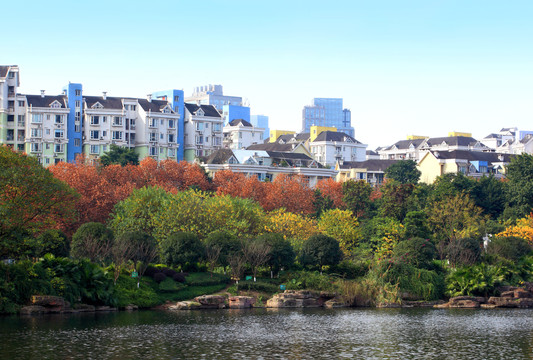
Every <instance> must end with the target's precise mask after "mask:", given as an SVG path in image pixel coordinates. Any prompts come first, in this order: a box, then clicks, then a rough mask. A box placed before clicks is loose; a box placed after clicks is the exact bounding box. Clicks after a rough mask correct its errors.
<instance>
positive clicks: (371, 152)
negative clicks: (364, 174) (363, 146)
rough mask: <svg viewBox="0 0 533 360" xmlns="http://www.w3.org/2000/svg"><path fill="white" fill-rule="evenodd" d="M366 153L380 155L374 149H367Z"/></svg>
mask: <svg viewBox="0 0 533 360" xmlns="http://www.w3.org/2000/svg"><path fill="white" fill-rule="evenodd" d="M366 154H367V155H379V154H378V153H377V152H375V151H374V150H367V151H366Z"/></svg>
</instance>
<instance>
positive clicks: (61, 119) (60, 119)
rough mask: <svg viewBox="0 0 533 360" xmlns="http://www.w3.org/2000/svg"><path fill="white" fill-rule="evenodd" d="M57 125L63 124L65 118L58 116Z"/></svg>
mask: <svg viewBox="0 0 533 360" xmlns="http://www.w3.org/2000/svg"><path fill="white" fill-rule="evenodd" d="M55 122H56V124H63V116H61V115H56V121H55Z"/></svg>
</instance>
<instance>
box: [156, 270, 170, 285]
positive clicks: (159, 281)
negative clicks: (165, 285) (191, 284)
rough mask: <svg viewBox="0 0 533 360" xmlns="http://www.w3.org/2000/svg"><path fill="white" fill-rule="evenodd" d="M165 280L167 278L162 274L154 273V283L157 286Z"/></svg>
mask: <svg viewBox="0 0 533 360" xmlns="http://www.w3.org/2000/svg"><path fill="white" fill-rule="evenodd" d="M166 278H167V276H166V275H165V274H164V273H162V272H160V273H156V274H155V275H154V281H155V282H156V283H158V284H160V283H161V282H162V281H164V280H165V279H166Z"/></svg>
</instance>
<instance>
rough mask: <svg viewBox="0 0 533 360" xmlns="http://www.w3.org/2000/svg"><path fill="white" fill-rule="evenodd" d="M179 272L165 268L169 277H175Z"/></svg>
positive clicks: (164, 271)
mask: <svg viewBox="0 0 533 360" xmlns="http://www.w3.org/2000/svg"><path fill="white" fill-rule="evenodd" d="M177 273H178V272H177V271H176V270H172V269H165V270H163V274H165V275H166V276H167V277H170V278H171V277H173V276H174V275H175V274H177Z"/></svg>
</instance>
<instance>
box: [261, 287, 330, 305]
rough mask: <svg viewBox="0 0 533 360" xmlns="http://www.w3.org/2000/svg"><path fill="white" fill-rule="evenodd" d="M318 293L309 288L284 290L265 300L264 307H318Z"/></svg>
mask: <svg viewBox="0 0 533 360" xmlns="http://www.w3.org/2000/svg"><path fill="white" fill-rule="evenodd" d="M319 298H320V294H318V293H315V292H313V291H309V290H285V291H284V292H283V293H280V294H275V295H274V296H273V297H272V298H270V299H268V300H267V304H266V307H271V308H307V307H320V306H321V304H320V302H319Z"/></svg>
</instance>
